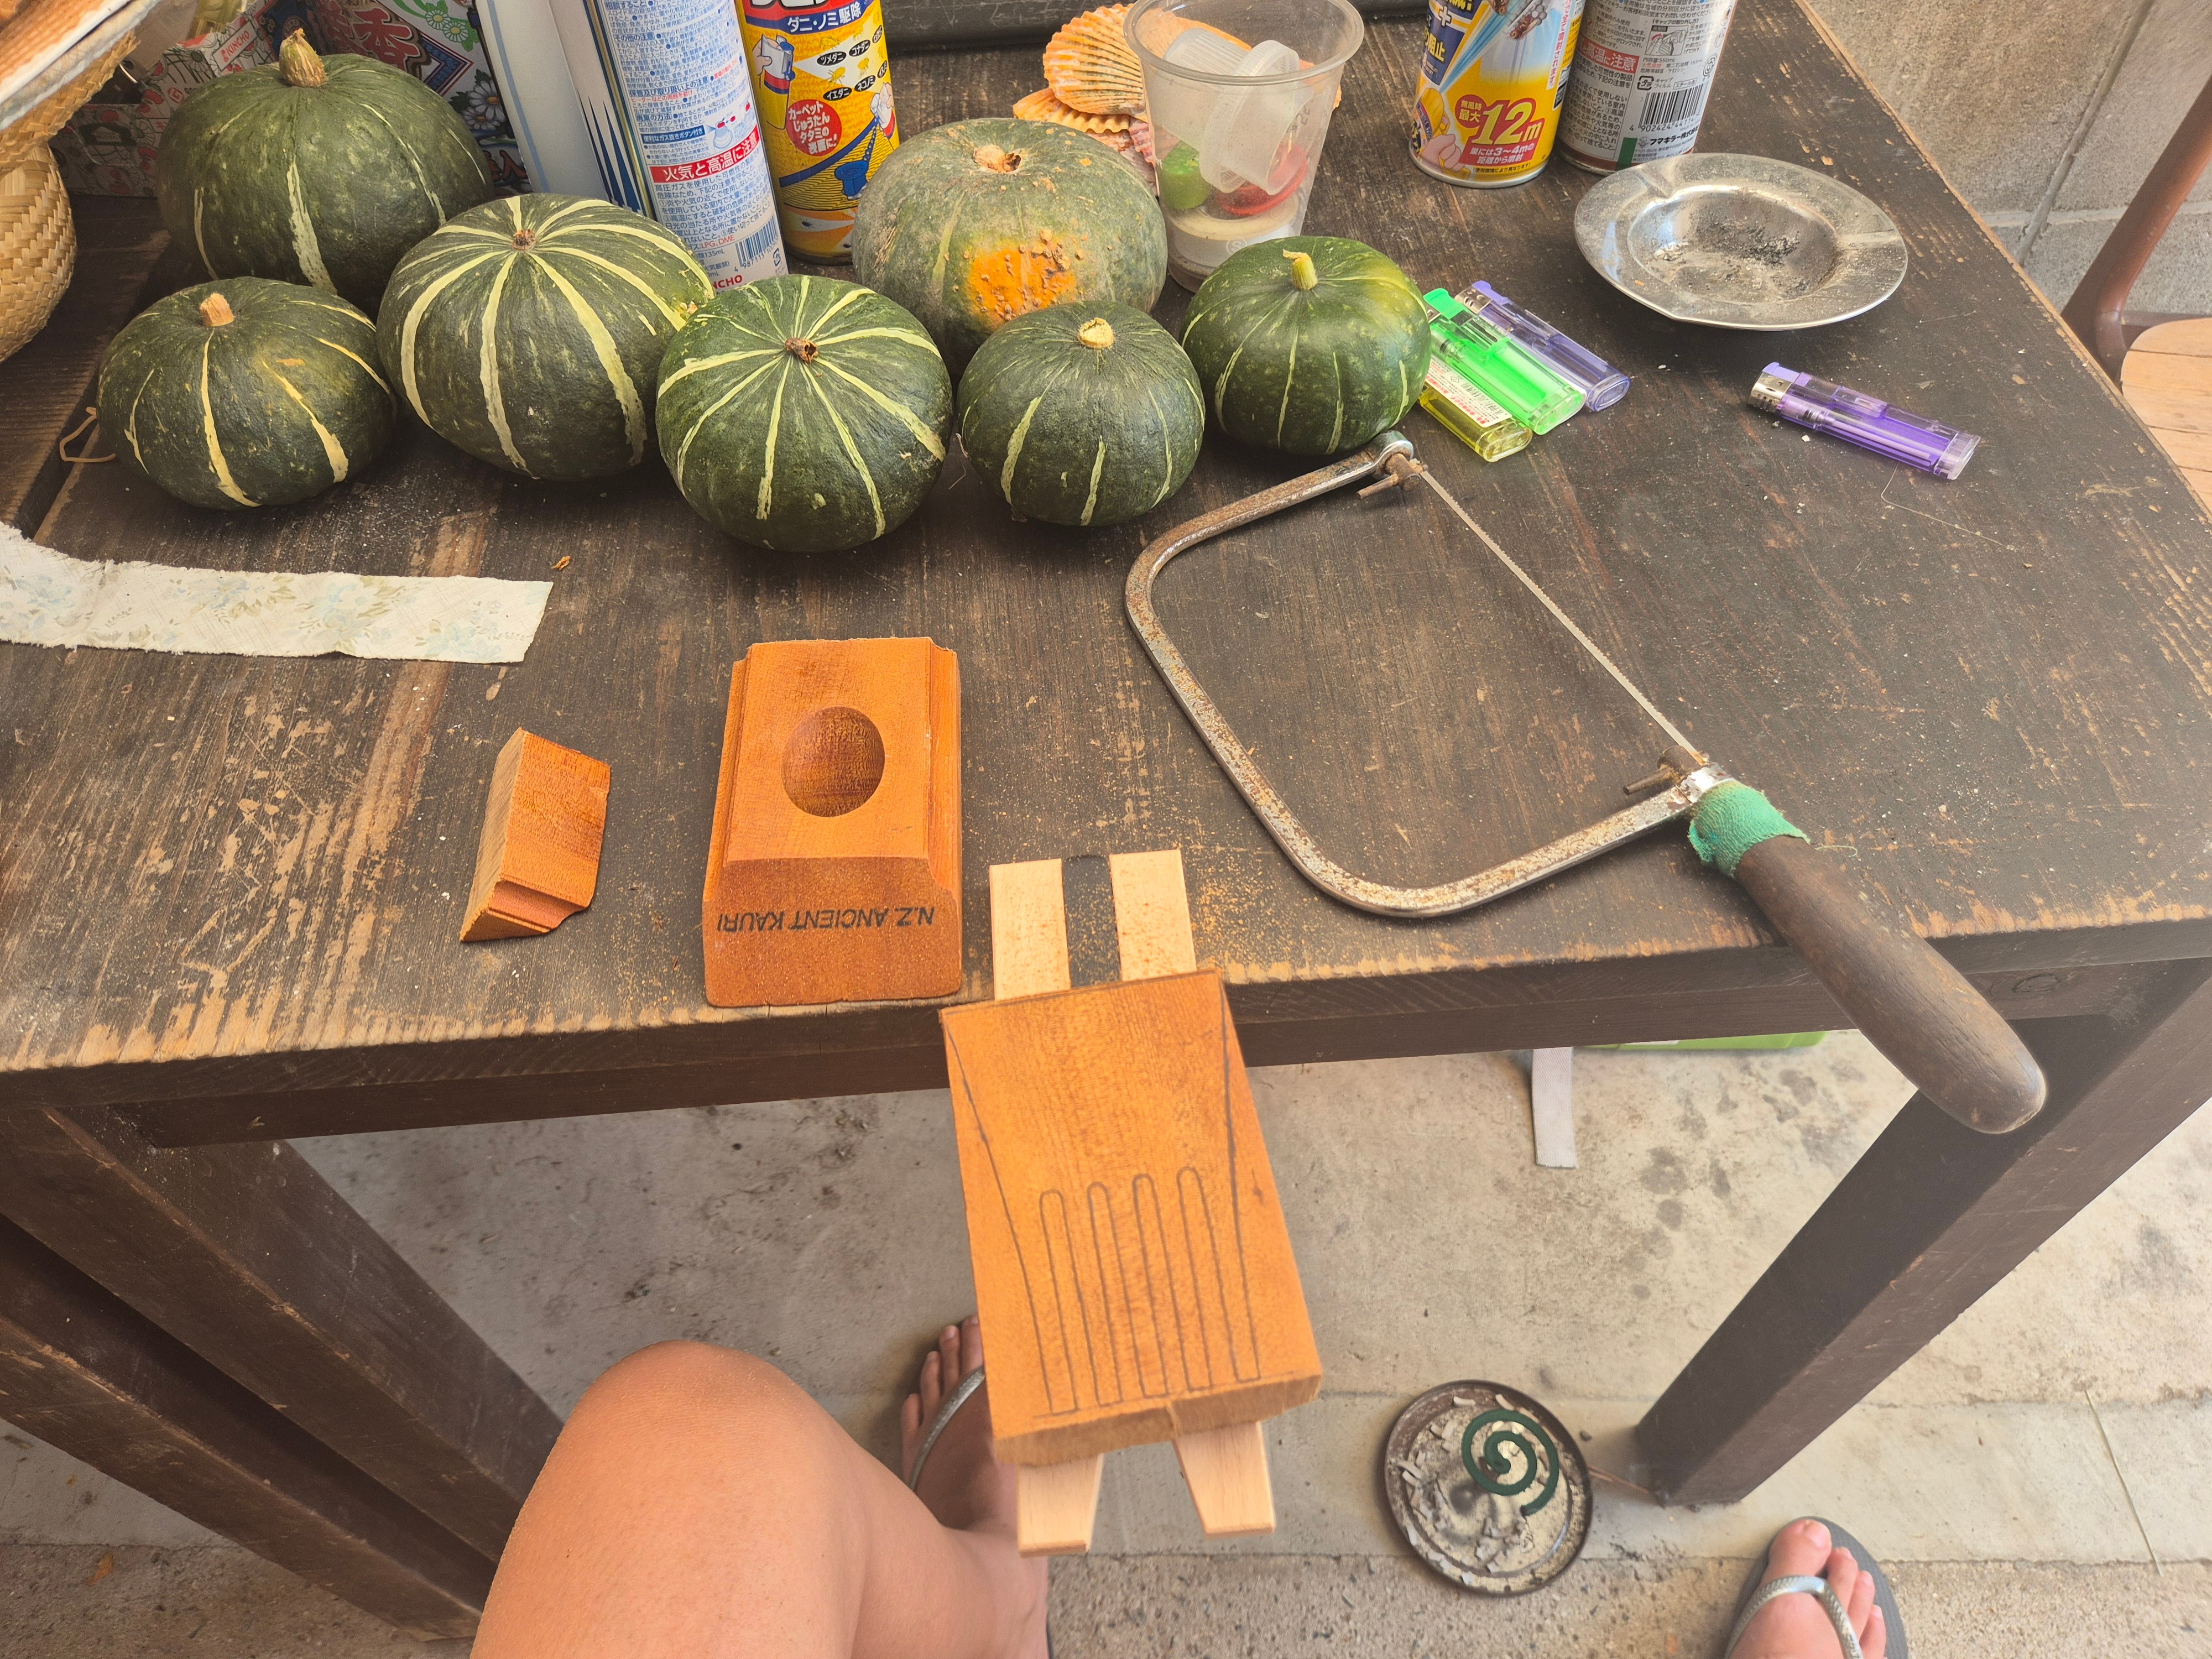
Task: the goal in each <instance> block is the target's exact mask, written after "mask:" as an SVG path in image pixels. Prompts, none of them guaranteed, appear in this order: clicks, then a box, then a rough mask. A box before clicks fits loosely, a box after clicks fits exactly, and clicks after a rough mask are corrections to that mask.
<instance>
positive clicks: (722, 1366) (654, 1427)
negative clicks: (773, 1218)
mask: <svg viewBox="0 0 2212 1659" xmlns="http://www.w3.org/2000/svg"><path fill="white" fill-rule="evenodd" d="M564 1438H569V1439H584V1438H588V1439H592V1440H601V1439H605V1440H611V1441H613V1442H617V1443H625V1444H628V1445H631V1446H635V1445H637V1444H640V1443H650V1444H653V1445H655V1446H658V1447H660V1448H663V1449H671V1450H672V1449H681V1448H690V1449H696V1450H698V1451H700V1452H702V1453H703V1454H704V1455H710V1456H719V1455H722V1453H723V1452H724V1451H725V1450H726V1452H727V1454H728V1455H732V1456H741V1457H742V1458H743V1460H744V1462H760V1463H767V1464H773V1465H775V1466H777V1467H778V1468H779V1469H781V1470H782V1471H785V1472H788V1470H789V1468H790V1466H791V1465H792V1463H793V1462H794V1461H796V1462H805V1463H809V1464H817V1465H819V1464H822V1463H824V1462H842V1461H843V1459H844V1457H845V1455H846V1449H847V1448H848V1447H850V1446H851V1444H852V1443H851V1441H850V1439H849V1438H848V1437H847V1436H846V1434H845V1432H844V1431H843V1430H842V1429H841V1428H839V1427H838V1426H837V1424H836V1420H835V1419H832V1418H831V1417H830V1416H829V1413H826V1412H824V1411H823V1409H822V1407H819V1406H817V1405H816V1404H815V1403H814V1401H812V1400H811V1399H809V1398H808V1397H807V1395H806V1394H805V1391H803V1390H802V1389H800V1388H799V1385H798V1384H797V1383H793V1381H792V1380H791V1379H790V1378H789V1377H787V1376H785V1375H784V1374H783V1373H782V1372H781V1371H780V1370H777V1369H776V1368H775V1366H774V1365H772V1364H769V1362H768V1361H767V1360H765V1359H761V1358H756V1357H755V1356H753V1355H751V1354H749V1353H744V1352H739V1351H738V1350H737V1349H735V1348H722V1347H717V1346H714V1344H712V1343H709V1342H688V1341H671V1342H656V1343H654V1344H653V1346H651V1347H647V1348H641V1349H639V1350H638V1351H637V1352H635V1353H634V1354H631V1355H630V1356H629V1358H626V1359H622V1360H618V1361H617V1362H616V1363H615V1364H613V1365H611V1366H609V1367H608V1368H607V1370H605V1371H604V1372H602V1373H601V1374H600V1375H599V1379H598V1380H597V1381H596V1382H594V1383H592V1386H591V1387H590V1388H589V1389H586V1391H585V1394H584V1397H583V1399H582V1400H581V1401H579V1402H578V1403H577V1406H576V1410H575V1413H574V1416H573V1417H572V1418H571V1419H569V1425H568V1433H567V1435H566V1436H564Z"/></svg>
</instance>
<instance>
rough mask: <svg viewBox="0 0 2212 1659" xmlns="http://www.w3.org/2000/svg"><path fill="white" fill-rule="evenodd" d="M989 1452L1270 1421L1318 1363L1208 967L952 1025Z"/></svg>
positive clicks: (1081, 1453) (1062, 1452)
mask: <svg viewBox="0 0 2212 1659" xmlns="http://www.w3.org/2000/svg"><path fill="white" fill-rule="evenodd" d="M941 1018H942V1021H943V1024H944V1029H945V1055H946V1062H947V1066H948V1068H949V1070H950V1072H951V1083H952V1103H953V1116H954V1121H955V1123H956V1126H957V1134H958V1138H959V1146H960V1173H961V1181H962V1184H963V1188H964V1192H965V1197H966V1200H967V1211H968V1237H969V1251H970V1254H971V1256H972V1258H973V1261H974V1266H975V1291H976V1301H977V1304H978V1309H979V1311H980V1312H981V1316H982V1320H983V1328H984V1329H985V1330H986V1331H987V1332H989V1333H991V1349H990V1372H991V1395H990V1398H991V1425H992V1431H993V1433H994V1435H995V1437H997V1440H998V1445H999V1455H1000V1456H1002V1457H1004V1458H1006V1460H1007V1461H1009V1462H1013V1463H1017V1464H1037V1463H1058V1462H1066V1461H1067V1460H1070V1459H1073V1458H1080V1457H1087V1456H1090V1455H1093V1454H1095V1453H1099V1452H1105V1451H1110V1450H1112V1449H1114V1448H1115V1447H1117V1446H1133V1445H1140V1444H1143V1443H1146V1442H1151V1441H1160V1440H1171V1439H1174V1438H1176V1437H1177V1436H1180V1435H1188V1434H1192V1433H1195V1432H1198V1431H1204V1430H1209V1429H1220V1428H1225V1427H1228V1426H1229V1425H1236V1424H1246V1423H1250V1422H1253V1421H1255V1420H1256V1419H1261V1418H1265V1417H1273V1416H1274V1415H1275V1414H1276V1413H1279V1412H1283V1411H1286V1410H1288V1409H1289V1408H1290V1407H1293V1406H1297V1405H1301V1404H1303V1403H1304V1402H1305V1401H1309V1400H1310V1399H1312V1398H1313V1397H1314V1395H1316V1394H1317V1393H1318V1392H1319V1391H1320V1389H1321V1357H1320V1354H1319V1352H1318V1351H1317V1350H1316V1347H1315V1345H1314V1338H1313V1328H1312V1325H1311V1323H1310V1322H1309V1320H1308V1318H1307V1316H1306V1304H1305V1295H1304V1291H1303V1290H1302V1289H1301V1287H1300V1285H1299V1283H1298V1271H1297V1261H1295V1259H1294V1258H1293V1257H1292V1255H1291V1240H1290V1234H1289V1231H1288V1230H1287V1229H1286V1228H1285V1225H1284V1223H1283V1215H1282V1208H1281V1206H1280V1204H1279V1201H1278V1200H1277V1197H1276V1193H1275V1182H1274V1176H1273V1171H1272V1170H1271V1169H1270V1168H1269V1166H1268V1163H1267V1146H1266V1144H1265V1142H1264V1141H1263V1140H1262V1139H1261V1134H1260V1124H1259V1119H1258V1117H1257V1116H1256V1115H1255V1113H1254V1111H1253V1108H1252V1093H1251V1089H1250V1087H1249V1085H1248V1083H1247V1081H1246V1079H1245V1075H1244V1060H1243V1054H1242V1053H1241V1052H1240V1051H1239V1049H1238V1048H1237V1032H1236V1028H1235V1026H1234V1025H1233V1024H1231V1020H1230V1016H1229V1005H1228V1001H1227V1000H1226V998H1225V996H1224V995H1223V994H1222V988H1221V976H1220V975H1219V974H1218V973H1217V972H1215V971H1213V970H1212V969H1207V970H1204V971H1201V972H1197V973H1188V974H1180V975H1172V976H1169V977H1163V978H1154V979H1142V980H1127V981H1121V982H1119V983H1108V984H1101V985H1096V986H1092V987H1088V988H1085V989H1080V990H1073V991H1064V992H1059V993H1056V994H1048V995H1042V996H1031V997H1024V998H1020V999H1018V1000H1012V1001H1000V1002H992V1003H984V1004H977V1005H975V1006H969V1007H964V1008H953V1009H947V1010H946V1011H945V1013H944V1014H943V1015H942V1016H941Z"/></svg>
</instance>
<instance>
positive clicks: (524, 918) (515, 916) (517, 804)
mask: <svg viewBox="0 0 2212 1659" xmlns="http://www.w3.org/2000/svg"><path fill="white" fill-rule="evenodd" d="M612 778H613V773H612V772H611V771H610V770H609V769H608V767H607V763H605V761H597V760H593V759H592V757H590V756H589V755H580V754H578V753H577V752H576V751H575V750H573V749H564V748H562V746H561V745H560V744H557V743H550V742H548V741H547V740H546V739H545V738H541V737H539V736H538V734H537V733H536V732H525V731H523V730H521V729H520V727H518V728H517V729H516V731H515V733H514V735H513V737H511V738H508V739H507V747H506V748H504V749H502V750H500V751H499V760H498V762H497V763H496V764H495V765H494V766H493V768H492V774H491V793H490V797H489V799H488V800H487V801H486V802H485V804H484V823H483V840H482V841H481V842H479V843H478V845H477V873H476V879H475V881H474V882H473V883H471V885H470V888H469V904H468V920H467V921H465V922H464V923H463V924H462V926H461V938H462V939H463V940H464V941H475V940H477V939H520V938H523V937H525V936H526V935H528V934H531V933H551V932H552V931H553V930H554V929H555V928H556V927H559V926H560V925H561V924H562V922H564V921H567V920H568V918H569V917H570V916H573V915H575V914H576V912H577V911H579V910H581V909H583V908H586V906H588V905H589V904H590V903H591V902H592V894H593V893H594V892H596V891H597V890H598V889H599V845H600V842H602V841H603V840H604V839H605V836H606V829H607V788H608V785H609V784H610V782H611V781H612Z"/></svg>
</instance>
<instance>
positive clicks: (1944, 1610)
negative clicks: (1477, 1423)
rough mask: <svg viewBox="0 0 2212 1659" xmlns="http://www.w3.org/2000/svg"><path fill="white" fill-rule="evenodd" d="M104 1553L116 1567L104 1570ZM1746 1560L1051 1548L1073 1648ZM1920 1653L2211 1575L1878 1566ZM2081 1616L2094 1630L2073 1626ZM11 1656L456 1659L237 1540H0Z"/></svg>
mask: <svg viewBox="0 0 2212 1659" xmlns="http://www.w3.org/2000/svg"><path fill="white" fill-rule="evenodd" d="M103 1558H112V1567H110V1568H109V1569H108V1570H107V1571H105V1572H104V1573H103V1572H102V1571H101V1568H102V1563H103ZM1746 1574H1747V1567H1746V1565H1745V1564H1744V1563H1742V1562H1740V1561H1698V1560H1684V1559H1665V1558H1655V1559H1650V1560H1645V1561H1625V1560H1622V1561H1613V1560H1596V1559H1589V1557H1585V1558H1584V1559H1583V1560H1582V1561H1581V1562H1579V1563H1577V1565H1575V1566H1574V1568H1572V1569H1571V1571H1569V1572H1568V1573H1567V1574H1566V1575H1565V1577H1562V1578H1560V1579H1559V1581H1558V1582H1557V1583H1554V1584H1553V1585H1551V1586H1550V1587H1549V1588H1547V1589H1544V1590H1541V1591H1539V1592H1538V1593H1536V1594H1535V1595H1527V1596H1522V1597H1519V1598H1516V1599H1514V1600H1510V1601H1492V1600H1489V1599H1486V1598H1484V1597H1480V1596H1476V1595H1468V1593H1466V1592H1464V1591H1462V1590H1460V1589H1457V1588H1455V1586H1452V1585H1450V1584H1447V1583H1444V1582H1443V1580H1441V1579H1439V1578H1437V1577H1435V1576H1434V1575H1432V1574H1431V1573H1430V1572H1428V1571H1426V1570H1425V1568H1422V1567H1420V1566H1418V1565H1415V1564H1413V1563H1412V1562H1410V1561H1401V1560H1396V1559H1360V1558H1358V1557H1315V1556H1274V1557H1270V1558H1267V1559H1252V1560H1230V1561H1225V1560H1222V1559H1218V1558H1200V1557H1191V1556H1173V1555H1151V1556H1137V1557H1113V1556H1093V1557H1090V1558H1087V1559H1079V1560H1067V1561H1061V1562H1058V1563H1056V1564H1054V1568H1053V1575H1052V1599H1053V1614H1052V1622H1053V1636H1054V1644H1056V1646H1057V1647H1058V1649H1059V1651H1060V1652H1061V1653H1062V1654H1065V1655H1066V1656H1068V1659H1179V1656H1192V1659H1199V1656H1203V1659H1285V1656H1297V1655H1311V1656H1315V1659H1319V1656H1322V1655H1328V1656H1332V1659H1335V1656H1341V1659H1508V1656H1512V1659H1526V1656H1529V1655H1532V1654H1533V1655H1541V1656H1542V1659H1631V1656H1632V1659H1715V1656H1717V1654H1718V1651H1719V1644H1720V1641H1721V1638H1722V1636H1723V1632H1724V1631H1725V1628H1726V1625H1727V1622H1728V1620H1729V1613H1730V1611H1731V1609H1732V1608H1733V1607H1734V1606H1735V1601H1736V1597H1737V1596H1738V1595H1739V1594H1740V1593H1741V1589H1742V1585H1743V1582H1744V1579H1745V1577H1746ZM1891 1577H1892V1581H1893V1584H1894V1586H1895V1588H1896V1590H1897V1595H1898V1599H1899V1606H1900V1607H1901V1608H1902V1609H1903V1612H1904V1614H1905V1624H1906V1630H1907V1633H1908V1634H1909V1636H1910V1637H1911V1640H1912V1643H1913V1644H1914V1651H1915V1652H1916V1653H1917V1654H1921V1655H1923V1656H1928V1659H2022V1656H2024V1655H2033V1654H2041V1653H2045V1652H2049V1651H2053V1650H2057V1651H2066V1650H2080V1651H2087V1652H2091V1653H2095V1654H2100V1655H2101V1654H2125V1655H2127V1656H2129V1659H2202V1656H2203V1654H2204V1653H2205V1651H2206V1648H2207V1644H2208V1640H2212V1569H2209V1568H2206V1567H2203V1566H2187V1567H2169V1568H2167V1569H2166V1571H2165V1572H2164V1573H2162V1574H2154V1573H2153V1572H2152V1571H2151V1570H2150V1569H2149V1568H2148V1567H2100V1568H2087V1567H2049V1566H2040V1567H2021V1566H2015V1565H2008V1564H1999V1565H1990V1564H1983V1563H1968V1564H1948V1563H1947V1564H1929V1565H1904V1566H1900V1567H1899V1569H1898V1570H1897V1571H1896V1572H1894V1573H1893V1574H1892V1575H1891ZM2084 1632H2094V1635H2093V1639H2085V1637H2084V1634H2083V1633H2084ZM0 1644H4V1646H0V1651H4V1652H5V1653H6V1654H7V1655H8V1656H9V1659H83V1656H86V1655H88V1654H130V1655H131V1656H133V1659H208V1656H210V1655H238V1656H252V1659H311V1656H312V1659H463V1656H465V1654H466V1652H467V1650H468V1649H467V1644H465V1643H460V1642H435V1643H427V1644H424V1643H416V1642H414V1641H411V1640H410V1639H409V1638H406V1637H404V1636H402V1635H400V1634H399V1633H398V1632H396V1631H393V1630H392V1629H391V1628H390V1627H389V1626H385V1625H381V1624H380V1623H378V1622H377V1621H376V1620H374V1619H371V1618H369V1617H368V1615H367V1614H366V1613H358V1612H356V1611H355V1610H354V1609H353V1608H351V1607H347V1606H345V1605H344V1604H343V1602H340V1601H337V1600H335V1599H333V1598H332V1597H331V1596H328V1595H323V1594H322V1593H321V1592H320V1591H318V1590H313V1589H308V1588H307V1586H306V1585H305V1584H302V1583H301V1582H300V1581H299V1580H298V1579H296V1578H294V1577H291V1576H290V1575H289V1573H286V1572H283V1571H281V1570H279V1569H277V1568H275V1567H272V1566H270V1565H268V1564H267V1563H266V1562H264V1561H260V1560H257V1559H255V1558H254V1557H252V1556H250V1555H247V1554H246V1553H244V1552H243V1551H237V1550H230V1549H223V1548H211V1549H178V1550H150V1549H128V1548H126V1549H118V1550H113V1551H107V1552H100V1551H95V1550H94V1549H93V1548H91V1547H83V1546H52V1545H47V1546H33V1545H0Z"/></svg>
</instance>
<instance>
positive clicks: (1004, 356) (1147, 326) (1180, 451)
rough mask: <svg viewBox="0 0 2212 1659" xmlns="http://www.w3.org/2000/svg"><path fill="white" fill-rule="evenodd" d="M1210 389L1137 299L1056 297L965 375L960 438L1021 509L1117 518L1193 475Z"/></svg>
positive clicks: (1050, 515)
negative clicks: (1105, 301) (1065, 301)
mask: <svg viewBox="0 0 2212 1659" xmlns="http://www.w3.org/2000/svg"><path fill="white" fill-rule="evenodd" d="M1205 436H1206V398H1205V395H1204V394H1203V393H1202V392H1200V391H1199V389H1198V376H1197V375H1195V374H1193V373H1192V372H1191V368H1190V359H1189V358H1188V357H1186V356H1183V355H1182V347H1181V346H1179V345H1177V344H1176V340H1175V336H1174V335H1172V334H1170V333H1169V332H1168V331H1167V330H1165V329H1164V328H1162V327H1161V326H1160V325H1158V323H1156V322H1154V321H1153V320H1152V319H1151V318H1150V317H1147V316H1146V314H1145V313H1143V312H1141V311H1139V310H1137V309H1136V308H1135V307H1131V306H1116V305H1106V306H1100V305H1091V304H1088V303H1085V304H1080V305H1063V306H1048V307H1046V308H1045V309H1044V310H1042V311H1032V312H1031V313H1029V315H1028V316H1026V317H1017V318H1015V319H1014V320H1013V321H1012V322H1011V323H1008V324H1007V325H1006V326H1005V327H1004V328H1002V329H1000V331H998V332H997V333H996V334H994V335H993V336H992V337H990V338H989V339H987V340H986V341H984V342H983V343H982V346H981V348H980V349H978V350H977V351H976V353H975V359H974V360H973V361H972V362H969V365H968V370H967V373H965V374H963V375H962V376H961V377H960V447H961V448H962V449H963V450H964V451H965V452H966V453H967V456H968V459H969V460H970V461H972V462H974V463H975V467H976V469H977V471H980V472H981V473H982V475H983V477H985V478H986V479H987V480H988V481H989V482H990V484H991V487H992V488H993V489H996V490H997V491H998V492H999V494H1000V496H1001V497H1003V498H1004V499H1005V501H1006V504H1007V505H1008V506H1009V507H1012V508H1013V509H1014V511H1015V512H1017V513H1022V514H1024V516H1025V517H1028V518H1032V519H1042V520H1044V521H1045V522H1046V523H1048V524H1072V525H1111V524H1121V523H1122V522H1124V521H1125V520H1129V519H1133V518H1135V517H1136V516H1137V515H1138V514H1139V513H1149V512H1151V511H1152V508H1154V507H1158V505H1159V504H1160V503H1161V502H1162V501H1165V500H1166V499H1167V498H1168V497H1169V496H1170V495H1173V494H1174V493H1175V492H1176V489H1179V488H1181V487H1182V481H1183V480H1184V479H1185V478H1187V477H1189V476H1190V469H1191V467H1192V466H1193V465H1194V464H1195V463H1196V462H1197V460H1198V447H1199V443H1200V440H1202V439H1203V438H1204V437H1205Z"/></svg>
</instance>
